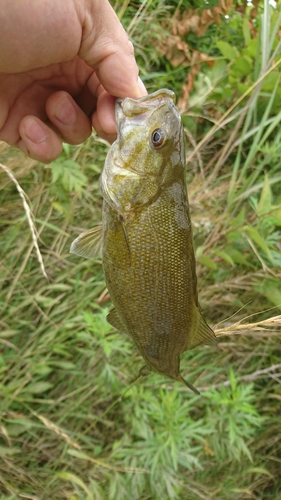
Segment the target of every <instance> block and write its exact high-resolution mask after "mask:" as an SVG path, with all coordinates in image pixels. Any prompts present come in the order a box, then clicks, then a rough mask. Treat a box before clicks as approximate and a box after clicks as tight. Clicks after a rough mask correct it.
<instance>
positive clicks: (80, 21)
mask: <svg viewBox="0 0 281 500" xmlns="http://www.w3.org/2000/svg"><path fill="white" fill-rule="evenodd" d="M0 25H1V30H0V47H1V50H0V140H2V141H6V142H7V143H8V144H11V145H13V146H16V147H18V148H19V149H21V150H22V151H23V152H24V153H25V154H27V155H28V156H30V157H31V158H34V159H36V160H39V161H42V162H44V163H49V162H50V161H52V160H54V159H55V158H57V157H58V156H59V154H60V152H61V150H62V142H63V141H64V142H67V143H69V144H79V143H81V142H83V141H85V140H86V139H87V138H88V137H89V136H90V134H91V130H92V127H94V129H95V130H96V131H97V133H98V134H99V135H100V136H102V137H103V138H105V139H107V140H109V141H110V142H111V141H112V140H113V139H114V138H115V133H116V128H115V119H114V101H115V97H133V98H138V97H141V96H142V95H145V94H146V90H145V87H144V85H143V84H142V82H141V81H140V80H139V79H138V67H137V64H136V61H135V58H134V51H133V46H132V43H131V42H130V41H129V40H128V36H127V34H126V33H125V31H124V29H123V27H122V25H121V23H120V22H119V20H118V18H117V16H116V14H115V13H114V11H113V9H112V8H111V6H110V4H109V3H108V1H107V0H21V1H20V2H18V1H15V0H9V1H7V0H0ZM114 96H115V97H114Z"/></svg>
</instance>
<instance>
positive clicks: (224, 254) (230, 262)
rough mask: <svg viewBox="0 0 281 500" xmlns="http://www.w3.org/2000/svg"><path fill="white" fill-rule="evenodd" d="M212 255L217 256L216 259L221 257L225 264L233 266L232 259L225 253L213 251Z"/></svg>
mask: <svg viewBox="0 0 281 500" xmlns="http://www.w3.org/2000/svg"><path fill="white" fill-rule="evenodd" d="M213 253H214V254H215V255H218V257H221V258H222V259H223V260H225V262H227V263H228V264H230V265H231V266H234V265H235V264H234V261H233V259H232V258H231V256H230V255H229V254H228V253H227V252H226V251H225V252H223V251H222V250H214V251H213Z"/></svg>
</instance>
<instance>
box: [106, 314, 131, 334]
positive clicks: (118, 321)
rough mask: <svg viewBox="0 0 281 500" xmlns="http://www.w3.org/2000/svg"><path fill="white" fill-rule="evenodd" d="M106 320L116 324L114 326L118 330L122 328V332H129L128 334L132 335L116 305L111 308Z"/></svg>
mask: <svg viewBox="0 0 281 500" xmlns="http://www.w3.org/2000/svg"><path fill="white" fill-rule="evenodd" d="M106 321H107V322H108V323H109V324H110V325H112V326H114V328H116V330H120V332H124V333H127V334H128V335H130V332H129V331H128V328H127V327H126V325H125V324H124V322H123V320H122V318H120V315H119V313H118V311H117V310H116V309H115V307H114V308H113V309H111V311H110V312H109V314H108V315H107V316H106Z"/></svg>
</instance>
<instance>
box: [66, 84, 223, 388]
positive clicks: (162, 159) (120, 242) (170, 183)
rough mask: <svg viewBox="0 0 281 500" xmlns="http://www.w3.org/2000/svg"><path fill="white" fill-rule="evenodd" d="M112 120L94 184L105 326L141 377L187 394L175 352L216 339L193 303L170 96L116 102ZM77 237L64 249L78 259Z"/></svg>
mask: <svg viewBox="0 0 281 500" xmlns="http://www.w3.org/2000/svg"><path fill="white" fill-rule="evenodd" d="M116 120H117V130H118V137H117V140H116V142H115V143H114V144H113V145H112V147H111V149H110V151H109V153H108V156H107V158H106V162H105V166H104V169H103V172H102V175H101V182H100V185H101V190H102V194H103V197H104V205H103V234H102V258H103V267H104V273H105V279H106V283H107V287H108V290H109V293H110V296H111V299H112V303H113V305H114V309H113V310H112V311H111V312H110V313H109V316H108V321H109V322H110V323H111V324H112V325H113V326H115V327H116V328H117V329H119V330H121V331H123V332H126V333H127V334H129V335H130V336H131V337H132V338H133V340H134V341H135V344H136V346H137V348H138V350H139V352H140V353H141V355H142V356H143V358H144V359H145V361H146V366H145V367H144V368H145V369H143V370H142V371H141V373H146V372H149V371H151V370H155V371H157V372H159V373H163V374H165V375H167V376H169V377H171V378H173V379H175V380H179V381H182V382H184V383H186V384H187V385H188V386H189V387H191V388H192V389H193V390H195V389H194V388H193V387H192V386H191V385H190V384H188V383H187V382H185V381H184V380H183V378H182V377H181V375H180V371H179V365H180V354H181V353H183V352H184V351H186V350H188V349H191V348H192V347H195V346H196V345H198V344H200V343H215V342H216V339H215V335H214V333H213V331H212V330H211V329H210V328H209V327H208V325H207V324H206V322H205V320H204V319H203V317H202V315H201V312H200V308H199V305H198V298H197V286H196V271H195V258H194V251H193V244H192V232H191V223H190V217H189V208H188V199H187V192H186V185H185V176H184V169H185V152H184V133H183V128H182V124H181V118H180V115H179V112H178V110H177V108H176V106H175V104H174V94H173V93H172V92H171V91H169V90H166V89H163V90H159V91H157V92H154V93H153V94H151V95H149V96H145V97H142V98H140V99H137V100H134V99H129V98H127V99H125V100H117V102H116ZM83 239H84V241H85V239H86V240H87V236H86V238H85V236H84V237H83V236H82V237H79V238H78V239H77V240H75V242H74V244H73V248H72V251H74V252H76V253H78V254H85V252H84V251H83ZM90 240H91V238H90ZM80 247H81V248H80ZM86 253H87V252H86ZM195 392H196V390H195Z"/></svg>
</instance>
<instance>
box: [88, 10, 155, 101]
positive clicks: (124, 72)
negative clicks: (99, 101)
mask: <svg viewBox="0 0 281 500" xmlns="http://www.w3.org/2000/svg"><path fill="white" fill-rule="evenodd" d="M88 6H89V7H88V8H89V11H88V13H87V14H86V16H85V20H84V23H83V26H84V28H83V34H82V42H81V46H80V51H79V57H81V58H82V59H83V60H84V61H85V62H86V63H87V64H88V65H89V66H90V67H91V68H93V69H95V71H96V75H97V77H98V79H99V81H100V82H101V84H102V85H103V87H104V88H105V90H106V91H107V92H108V93H109V94H111V95H113V96H116V97H132V98H138V97H141V96H142V95H145V94H146V93H147V92H146V89H145V86H144V85H143V83H142V82H141V80H140V79H139V78H138V73H139V69H138V66H137V63H136V60H135V57H134V48H133V44H132V42H131V41H130V40H129V38H128V36H127V34H126V32H125V30H124V28H123V26H122V24H121V23H120V21H119V19H118V17H117V15H116V14H115V12H114V10H113V9H112V7H111V5H110V4H109V2H108V1H107V0H91V2H88Z"/></svg>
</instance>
